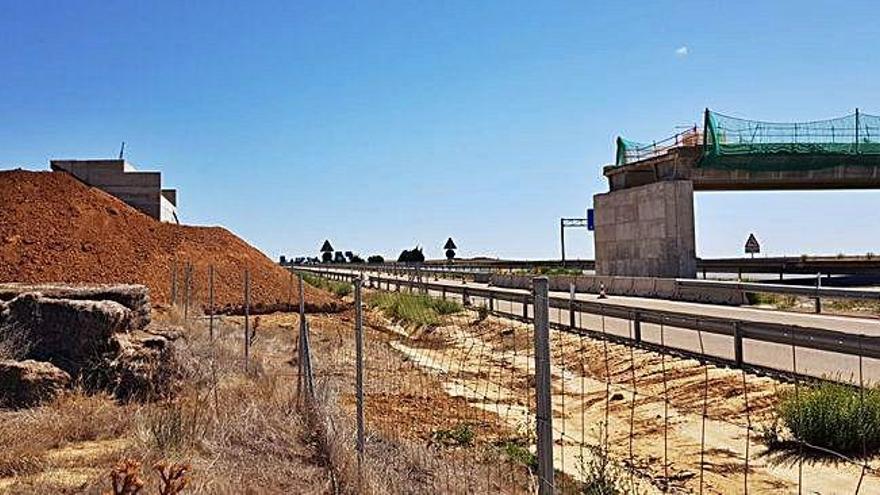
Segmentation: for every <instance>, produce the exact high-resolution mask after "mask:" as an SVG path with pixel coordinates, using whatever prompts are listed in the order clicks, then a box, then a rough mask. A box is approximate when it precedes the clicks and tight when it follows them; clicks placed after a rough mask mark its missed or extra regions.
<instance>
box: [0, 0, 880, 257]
mask: <svg viewBox="0 0 880 495" xmlns="http://www.w3.org/2000/svg"><path fill="white" fill-rule="evenodd" d="M876 20H877V7H876V3H874V2H868V1H865V2H855V1H853V2H840V1H835V2H809V1H804V0H800V1H771V2H768V1H755V2H743V1H740V2H731V1H721V2H715V1H707V0H703V1H693V2H683V1H682V2H647V1H646V2H586V1H579V2H514V1H503V2H502V1H495V2H473V1H442V2H440V1H438V2H414V1H413V2H366V1H357V2H350V3H349V2H292V1H284V2H273V3H268V2H228V3H221V2H178V1H168V2H56V1H52V2H42V1H31V0H29V1H17V0H16V1H6V0H0V168H13V167H23V168H30V169H46V168H48V160H49V159H50V158H91V157H113V156H114V155H115V154H116V153H117V152H118V148H119V143H120V141H122V140H125V141H126V142H127V143H128V145H127V158H128V159H129V160H130V161H131V162H133V163H134V164H135V165H136V166H138V167H140V168H142V169H159V170H161V171H162V172H163V173H164V180H165V182H166V184H167V186H168V187H177V188H178V189H179V198H180V206H181V215H182V218H183V220H184V221H185V222H187V223H194V224H211V225H214V224H220V225H224V226H226V227H228V228H230V229H231V230H233V231H235V232H236V233H238V234H240V235H241V236H243V237H244V238H245V239H247V240H248V241H250V242H251V243H253V244H255V245H256V246H257V247H259V248H260V249H262V250H263V251H264V252H266V253H267V254H269V255H270V256H273V257H275V256H277V255H278V254H281V253H285V254H288V255H298V254H317V253H316V251H317V249H318V248H319V246H320V244H321V242H322V241H323V240H324V239H325V238H329V239H331V241H332V242H333V245H334V247H336V248H337V249H344V250H349V249H350V250H354V251H357V252H360V253H361V254H363V255H369V254H373V253H376V252H378V253H383V254H386V255H390V254H396V253H397V252H398V251H399V250H400V249H402V248H405V247H408V246H411V245H414V244H416V243H419V244H422V245H424V246H425V247H426V253H427V254H428V255H429V256H432V257H436V256H440V255H441V250H440V247H441V246H442V244H443V242H444V241H445V239H446V237H448V236H450V235H451V236H453V237H454V238H455V240H456V241H457V243H458V244H459V246H460V247H461V253H460V254H462V255H465V256H470V255H496V256H504V257H555V256H558V218H559V217H560V216H581V215H583V214H584V210H585V208H587V207H588V205H589V204H590V202H591V197H592V195H593V194H595V193H597V192H602V191H604V190H606V187H607V186H606V185H605V183H604V181H603V179H602V176H601V166H602V165H604V164H607V163H609V162H611V161H612V159H613V152H614V150H613V139H614V138H615V136H617V135H618V134H622V135H625V136H627V137H629V138H632V139H635V140H651V139H657V138H662V137H665V136H667V135H669V134H671V133H672V132H674V131H675V130H676V127H677V126H682V125H691V124H693V123H694V122H696V121H698V120H699V119H700V115H701V112H702V110H703V108H704V107H710V108H712V109H715V110H718V111H721V112H723V113H727V114H732V115H737V116H743V117H749V118H756V119H763V120H812V119H818V118H824V117H831V116H837V115H841V114H845V113H848V112H850V111H852V109H854V108H855V107H857V106H858V107H860V108H862V109H863V111H866V112H869V113H875V114H877V113H880V101H878V81H880V64H878V62H880V59H878V51H877V47H878V46H880V30H878V29H877V25H876ZM683 47H686V50H684V49H683ZM685 51H686V53H683V52H685ZM878 206H880V191H878V192H844V193H826V192H823V193H816V192H813V193H716V194H699V195H698V199H697V214H698V220H697V221H698V223H697V243H698V254H700V255H703V256H724V255H739V253H740V252H741V250H742V245H743V243H744V242H745V238H746V237H747V235H748V233H749V232H755V233H756V235H757V236H758V238H759V240H761V241H762V245H763V248H764V250H765V251H766V252H767V253H769V254H801V253H838V252H847V253H864V252H867V251H875V252H878V251H880V215H878ZM569 246H570V254H569V256H572V257H574V256H580V257H592V254H593V250H592V239H591V238H590V237H589V236H588V235H587V233H586V232H582V231H574V230H573V231H571V232H570V234H569Z"/></svg>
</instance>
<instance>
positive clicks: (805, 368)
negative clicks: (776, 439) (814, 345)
mask: <svg viewBox="0 0 880 495" xmlns="http://www.w3.org/2000/svg"><path fill="white" fill-rule="evenodd" d="M340 271H344V270H340ZM348 273H354V272H348ZM367 275H368V276H370V275H374V276H376V275H378V276H382V277H384V278H395V277H393V276H390V275H388V274H387V273H382V274H379V273H367ZM400 278H401V279H402V280H406V278H405V277H400ZM428 280H430V281H431V282H432V283H435V284H442V285H447V286H450V287H452V286H455V287H461V285H462V282H461V281H460V280H444V279H437V280H434V279H433V278H430V279H428ZM467 286H468V287H475V288H478V287H479V288H487V287H489V286H488V285H487V284H481V283H475V282H467ZM492 289H493V290H497V291H503V292H509V293H512V294H521V295H525V294H527V293H528V292H527V291H524V290H520V289H502V288H497V287H492ZM431 295H434V296H440V295H441V294H440V292H434V291H432V292H431ZM550 295H551V296H552V297H558V298H568V297H569V294H568V293H563V292H551V294H550ZM447 297H450V298H457V299H459V300H460V298H461V296H460V295H458V294H447ZM575 297H576V298H577V299H579V300H584V301H599V299H598V296H597V295H594V294H576V296H575ZM471 302H472V303H473V304H481V303H483V302H484V301H482V300H481V298H478V297H471ZM601 302H602V303H604V304H609V305H616V306H622V307H626V308H633V309H655V310H666V311H675V312H679V313H686V314H689V315H693V316H694V317H710V316H716V317H722V318H732V319H737V320H743V321H755V322H768V323H782V324H789V325H798V326H803V327H809V328H820V329H828V330H835V331H839V332H846V333H849V334H853V335H867V336H880V319H878V318H871V317H863V318H862V317H850V316H833V315H815V314H805V313H793V312H787V311H777V310H766V309H758V308H752V307H738V306H718V305H710V304H701V303H690V302H681V301H669V300H662V299H650V298H638V297H624V296H610V297H609V298H607V299H602V300H601ZM495 310H497V311H500V312H505V313H510V314H512V315H517V316H519V315H522V303H517V302H509V301H500V300H498V301H495ZM529 315H530V316H531V308H530V309H529ZM550 318H551V321H553V322H556V323H561V324H564V325H567V324H568V322H569V321H570V320H569V318H570V317H569V314H568V311H567V310H565V309H557V308H551V310H550ZM575 322H576V325H577V326H578V327H580V328H587V329H590V330H593V331H598V332H603V331H604V332H607V333H610V334H614V335H619V336H624V337H626V336H631V333H632V331H633V329H632V322H631V321H630V320H624V319H617V318H609V317H602V316H600V315H594V314H587V313H580V312H577V313H576V314H575ZM641 329H642V340H643V341H645V342H649V343H655V344H660V343H661V337H662V342H663V343H664V344H665V345H666V346H668V347H673V348H677V349H681V350H684V351H688V352H692V353H699V354H706V355H710V356H716V357H720V358H724V359H729V360H732V359H733V358H734V355H733V354H734V351H733V338H732V337H728V336H724V335H717V334H710V333H705V332H696V331H693V330H689V329H681V328H675V327H671V326H664V328H662V329H661V327H660V325H654V324H648V323H642V325H641ZM661 334H662V335H661ZM743 359H744V362H745V363H746V364H750V365H757V366H761V367H766V368H772V369H775V370H779V371H786V372H792V371H793V372H796V373H798V374H802V375H810V376H816V377H826V378H834V379H838V380H849V381H853V382H858V381H859V370H860V368H861V370H862V378H863V379H864V380H865V381H866V382H877V381H878V380H880V360H877V359H873V358H860V357H859V356H851V355H843V354H838V353H833V352H826V351H819V350H814V349H806V348H800V347H793V346H791V345H783V344H776V343H768V342H759V341H754V340H749V339H744V341H743Z"/></svg>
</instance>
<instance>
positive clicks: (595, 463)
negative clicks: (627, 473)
mask: <svg viewBox="0 0 880 495" xmlns="http://www.w3.org/2000/svg"><path fill="white" fill-rule="evenodd" d="M579 470H580V473H581V476H582V477H583V485H582V487H581V489H580V490H579V491H578V493H584V494H586V495H622V494H624V493H628V490H627V489H626V488H625V487H624V484H625V483H624V481H623V473H622V472H621V470H620V468H618V467H617V466H615V465H614V464H613V463H612V462H611V460H610V459H609V458H608V455H607V453H605V452H604V451H602V450H601V449H600V450H599V451H598V452H597V453H596V455H594V456H593V457H592V458H591V459H590V460H589V461H586V462H584V461H583V459H582V460H581V465H580V467H579Z"/></svg>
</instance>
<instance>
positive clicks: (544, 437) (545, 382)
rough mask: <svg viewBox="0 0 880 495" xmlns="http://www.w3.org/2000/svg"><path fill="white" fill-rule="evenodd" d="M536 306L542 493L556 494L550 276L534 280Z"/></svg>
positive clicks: (536, 418) (544, 494) (538, 440)
mask: <svg viewBox="0 0 880 495" xmlns="http://www.w3.org/2000/svg"><path fill="white" fill-rule="evenodd" d="M533 284H534V289H533V293H534V297H535V302H534V308H535V349H534V350H535V420H536V425H535V426H536V433H537V457H538V494H539V495H552V494H553V491H554V487H555V485H554V481H553V409H552V408H551V404H550V318H549V316H550V304H549V303H550V300H549V298H548V292H549V283H548V280H547V277H537V278H535V279H533Z"/></svg>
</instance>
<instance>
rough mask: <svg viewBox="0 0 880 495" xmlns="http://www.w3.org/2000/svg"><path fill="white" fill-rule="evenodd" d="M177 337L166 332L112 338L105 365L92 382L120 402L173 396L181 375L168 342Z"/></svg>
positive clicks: (94, 375)
mask: <svg viewBox="0 0 880 495" xmlns="http://www.w3.org/2000/svg"><path fill="white" fill-rule="evenodd" d="M177 335H179V332H175V331H170V330H168V331H157V333H148V332H144V331H140V330H138V331H135V332H132V333H125V334H115V335H113V336H112V337H111V350H110V351H108V353H107V355H106V358H105V363H104V364H103V366H102V367H101V368H100V370H98V371H96V374H93V376H92V380H94V381H96V385H99V386H100V387H101V388H105V389H107V390H109V391H111V392H112V393H113V394H114V395H115V396H116V397H117V398H119V399H122V400H155V399H161V398H164V397H169V396H172V395H174V393H175V392H176V391H177V390H176V387H177V384H178V383H179V381H180V378H181V374H182V370H181V367H180V366H179V363H178V360H177V358H176V355H175V353H174V347H173V342H172V341H173V340H174V339H175V338H177Z"/></svg>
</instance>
